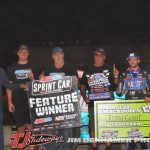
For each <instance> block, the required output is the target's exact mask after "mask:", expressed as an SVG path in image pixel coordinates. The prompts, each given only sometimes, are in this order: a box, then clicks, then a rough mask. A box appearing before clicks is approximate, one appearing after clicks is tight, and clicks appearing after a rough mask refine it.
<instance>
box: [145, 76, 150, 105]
mask: <svg viewBox="0 0 150 150" xmlns="http://www.w3.org/2000/svg"><path fill="white" fill-rule="evenodd" d="M146 80H147V91H148V95H147V96H146V97H145V99H144V101H145V103H150V73H147V76H146Z"/></svg>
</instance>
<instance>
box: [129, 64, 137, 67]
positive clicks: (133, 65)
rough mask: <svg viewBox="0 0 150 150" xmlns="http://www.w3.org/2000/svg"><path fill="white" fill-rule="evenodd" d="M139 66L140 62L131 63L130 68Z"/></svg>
mask: <svg viewBox="0 0 150 150" xmlns="http://www.w3.org/2000/svg"><path fill="white" fill-rule="evenodd" d="M138 66H139V64H131V65H130V68H136V67H138Z"/></svg>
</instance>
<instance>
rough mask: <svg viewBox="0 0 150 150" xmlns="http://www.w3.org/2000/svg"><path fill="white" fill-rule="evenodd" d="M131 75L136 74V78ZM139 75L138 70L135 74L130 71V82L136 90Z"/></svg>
mask: <svg viewBox="0 0 150 150" xmlns="http://www.w3.org/2000/svg"><path fill="white" fill-rule="evenodd" d="M133 73H136V74H137V75H136V78H134V77H133ZM139 73H140V68H138V70H137V71H136V72H135V71H133V70H131V69H130V76H131V81H132V82H133V83H134V87H135V88H136V89H138V81H139Z"/></svg>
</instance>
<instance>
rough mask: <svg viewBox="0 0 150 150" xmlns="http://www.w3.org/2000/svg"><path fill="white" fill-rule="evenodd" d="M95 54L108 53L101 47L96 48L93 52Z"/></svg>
mask: <svg viewBox="0 0 150 150" xmlns="http://www.w3.org/2000/svg"><path fill="white" fill-rule="evenodd" d="M93 54H94V55H100V54H103V55H106V53H105V51H104V50H103V49H101V48H99V49H96V50H95V51H94V52H93Z"/></svg>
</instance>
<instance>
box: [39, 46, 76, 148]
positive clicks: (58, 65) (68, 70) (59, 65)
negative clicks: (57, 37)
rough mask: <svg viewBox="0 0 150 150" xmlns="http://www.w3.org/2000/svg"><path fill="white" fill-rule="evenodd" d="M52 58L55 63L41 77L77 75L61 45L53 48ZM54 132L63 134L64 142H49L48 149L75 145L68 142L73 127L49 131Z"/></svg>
mask: <svg viewBox="0 0 150 150" xmlns="http://www.w3.org/2000/svg"><path fill="white" fill-rule="evenodd" d="M52 59H53V61H54V63H53V64H50V65H47V66H46V68H45V70H44V71H43V73H42V75H41V76H40V78H44V77H45V76H55V75H58V76H59V75H60V76H75V75H76V70H75V67H74V66H73V65H71V64H67V63H66V62H65V60H64V51H63V49H62V48H61V47H55V48H54V49H53V50H52ZM49 132H50V133H52V134H58V135H61V136H62V135H63V138H64V141H65V142H64V143H61V144H47V145H46V146H44V147H45V149H46V150H49V149H51V150H52V149H57V148H60V150H71V149H72V147H73V145H72V144H71V143H67V142H66V141H67V140H68V138H72V137H73V128H67V129H59V130H55V131H49Z"/></svg>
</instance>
